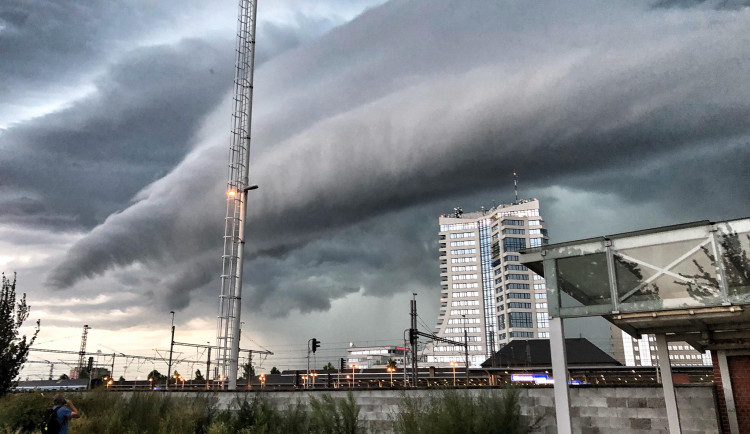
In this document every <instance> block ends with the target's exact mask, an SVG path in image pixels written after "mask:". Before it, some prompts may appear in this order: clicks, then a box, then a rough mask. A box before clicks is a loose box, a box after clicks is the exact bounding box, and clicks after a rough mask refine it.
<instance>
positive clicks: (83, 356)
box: [78, 324, 91, 378]
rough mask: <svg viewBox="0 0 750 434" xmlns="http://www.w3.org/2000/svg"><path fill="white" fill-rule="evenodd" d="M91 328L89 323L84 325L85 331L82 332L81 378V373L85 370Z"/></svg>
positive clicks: (79, 352)
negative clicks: (87, 341)
mask: <svg viewBox="0 0 750 434" xmlns="http://www.w3.org/2000/svg"><path fill="white" fill-rule="evenodd" d="M90 328H91V327H89V325H88V324H86V325H84V326H83V333H82V334H81V349H80V350H79V351H78V378H81V377H80V375H81V372H83V367H84V363H85V359H86V340H87V339H88V335H89V329H90Z"/></svg>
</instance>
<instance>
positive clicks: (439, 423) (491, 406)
mask: <svg viewBox="0 0 750 434" xmlns="http://www.w3.org/2000/svg"><path fill="white" fill-rule="evenodd" d="M394 419H395V420H394V431H395V432H396V433H403V434H421V433H424V434H443V433H445V434H448V433H451V434H453V433H471V434H526V433H530V432H533V431H534V430H535V429H536V427H537V426H538V424H539V420H536V421H533V420H530V419H529V418H526V417H524V416H522V415H521V407H520V403H519V394H518V391H517V390H515V389H504V390H503V391H501V392H497V391H491V392H482V393H479V394H478V395H476V396H472V395H470V394H468V393H466V392H464V391H457V390H452V389H446V390H443V391H442V392H441V393H440V394H439V395H437V396H434V397H430V398H420V397H409V396H406V395H404V396H402V401H401V404H400V405H399V410H398V412H397V414H396V415H395V418H394Z"/></svg>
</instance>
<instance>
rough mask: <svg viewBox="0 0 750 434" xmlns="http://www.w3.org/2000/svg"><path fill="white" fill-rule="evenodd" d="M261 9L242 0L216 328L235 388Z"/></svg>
mask: <svg viewBox="0 0 750 434" xmlns="http://www.w3.org/2000/svg"><path fill="white" fill-rule="evenodd" d="M256 15H257V4H256V0H240V2H239V13H238V19H237V52H236V60H235V67H236V71H235V76H234V98H233V104H234V110H233V113H232V134H231V140H230V145H229V170H228V172H229V173H228V179H229V180H228V182H227V214H226V219H225V220H224V252H223V254H222V262H223V265H222V272H221V293H220V294H219V316H218V322H217V330H216V346H217V347H218V355H217V359H216V363H217V365H218V368H219V371H220V375H221V377H220V379H221V380H226V381H227V383H226V384H227V387H228V389H230V390H234V389H236V388H237V365H238V360H239V349H240V308H241V303H242V260H243V247H244V243H245V216H246V214H247V192H248V191H249V190H254V189H255V188H258V187H257V186H250V185H249V181H248V178H249V165H250V121H251V119H252V111H253V70H254V67H255V23H256Z"/></svg>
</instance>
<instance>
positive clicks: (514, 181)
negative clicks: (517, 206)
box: [513, 171, 518, 203]
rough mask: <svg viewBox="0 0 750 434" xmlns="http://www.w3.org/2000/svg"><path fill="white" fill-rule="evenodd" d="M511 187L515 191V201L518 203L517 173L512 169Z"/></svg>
mask: <svg viewBox="0 0 750 434" xmlns="http://www.w3.org/2000/svg"><path fill="white" fill-rule="evenodd" d="M513 189H514V190H515V192H516V203H518V175H517V174H516V172H515V171H513Z"/></svg>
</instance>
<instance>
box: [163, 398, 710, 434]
mask: <svg viewBox="0 0 750 434" xmlns="http://www.w3.org/2000/svg"><path fill="white" fill-rule="evenodd" d="M676 391H677V405H678V408H679V412H680V422H681V427H682V432H683V433H684V434H698V433H700V434H704V433H718V432H719V421H718V416H717V411H716V399H715V396H714V391H713V387H712V386H683V387H678V388H677V389H676ZM465 392H466V393H468V394H471V395H474V396H476V395H478V394H480V393H486V392H487V390H485V389H470V390H467V391H465ZM495 392H501V390H497V389H495ZM519 392H520V401H521V402H520V404H521V413H522V414H523V415H525V416H528V417H529V418H533V419H537V418H540V417H541V418H542V421H541V424H540V429H539V432H542V433H549V434H552V433H556V432H557V429H556V426H555V407H554V394H553V390H552V388H551V387H550V388H546V387H545V388H541V387H535V388H522V389H519ZM175 393H177V392H175ZM320 393H321V392H306V391H296V392H266V396H267V398H268V399H269V400H270V401H271V402H273V403H274V405H276V406H277V408H285V407H286V406H287V405H291V404H294V403H295V402H297V401H298V400H300V401H302V402H307V400H308V399H309V396H310V395H313V396H320V395H319V394H320ZM327 393H329V394H330V395H331V396H332V397H333V398H337V399H341V398H345V397H346V393H347V392H346V391H340V390H336V391H330V392H327ZM353 393H354V397H355V400H356V401H357V404H359V406H360V419H361V420H362V422H363V425H364V426H365V427H366V428H367V429H368V431H369V432H377V433H381V432H383V433H387V432H390V431H391V421H392V420H393V417H394V415H395V414H396V413H397V411H398V406H399V403H400V402H401V400H402V397H403V396H404V394H406V395H407V396H409V397H421V398H429V397H433V396H439V394H440V391H439V390H434V389H431V390H406V391H398V390H388V389H372V390H358V391H354V392H353ZM185 394H188V392H186V393H185ZM570 395H571V404H572V408H571V415H572V422H573V431H574V432H575V433H581V434H595V433H611V432H617V433H618V434H636V433H638V434H641V433H643V434H645V433H667V432H668V430H667V414H666V408H665V404H664V395H663V392H662V389H661V388H660V387H585V388H584V387H581V388H571V389H570ZM245 396H246V395H245V394H234V393H219V394H217V397H218V399H219V406H220V407H222V408H232V407H234V406H235V405H236V399H238V398H239V399H243V398H244V397H245ZM248 398H252V393H251V394H248Z"/></svg>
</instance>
